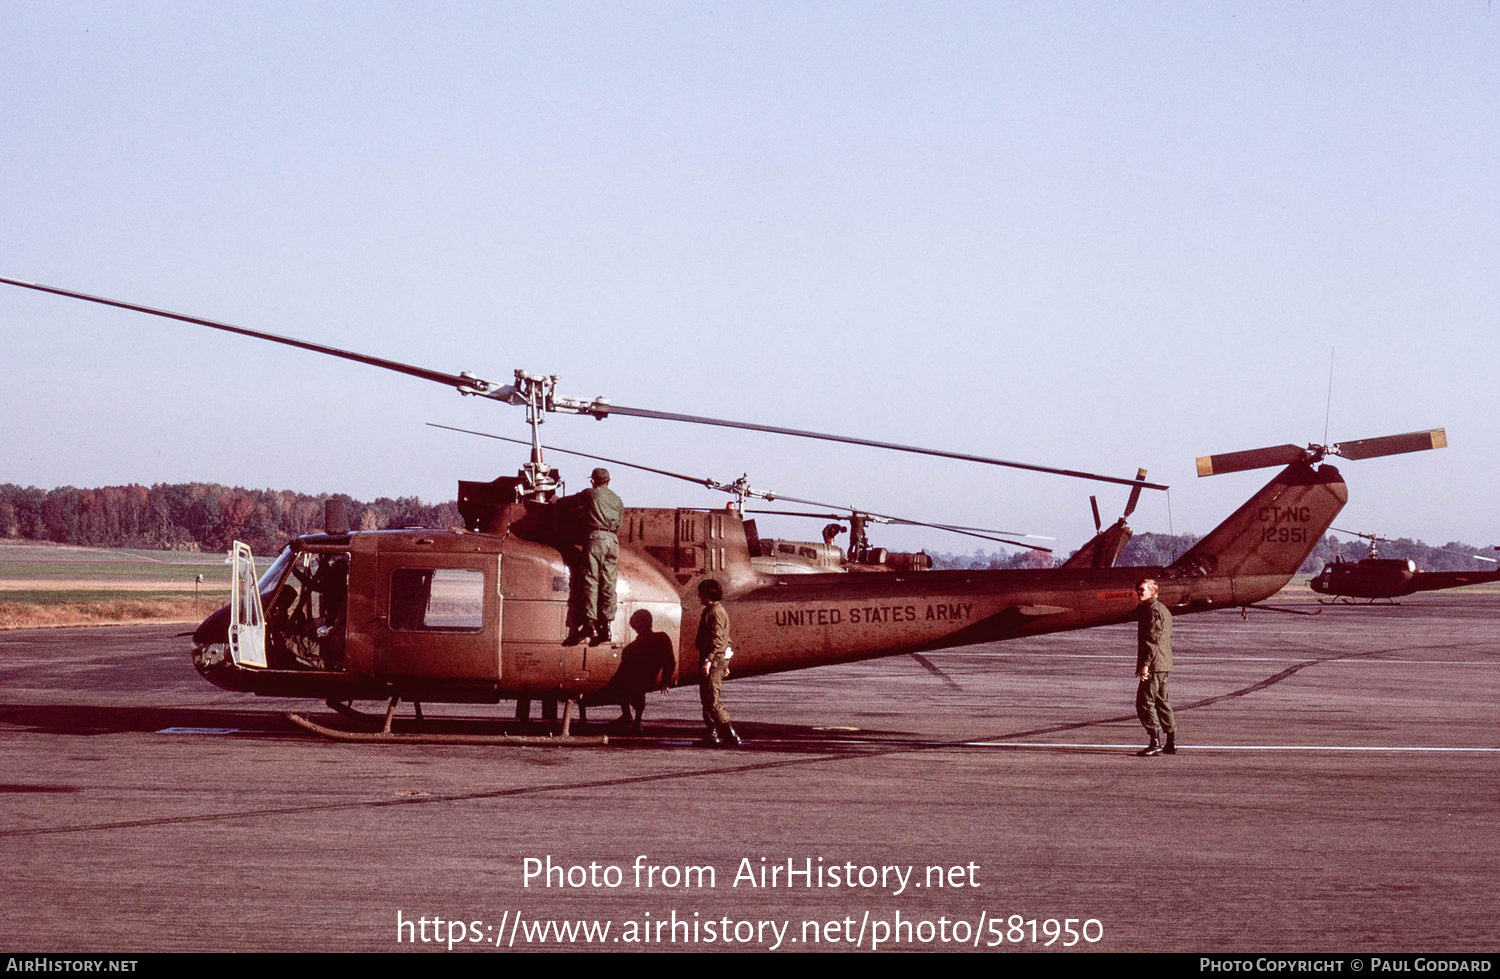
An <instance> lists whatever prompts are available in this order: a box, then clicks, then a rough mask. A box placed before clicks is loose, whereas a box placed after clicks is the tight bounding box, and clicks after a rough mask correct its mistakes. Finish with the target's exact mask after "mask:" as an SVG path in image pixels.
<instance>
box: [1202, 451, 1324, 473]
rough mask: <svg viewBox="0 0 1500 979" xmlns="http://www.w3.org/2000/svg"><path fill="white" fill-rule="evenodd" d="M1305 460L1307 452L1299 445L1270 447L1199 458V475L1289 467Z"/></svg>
mask: <svg viewBox="0 0 1500 979" xmlns="http://www.w3.org/2000/svg"><path fill="white" fill-rule="evenodd" d="M1305 458H1307V450H1306V449H1304V448H1302V447H1301V446H1297V445H1270V446H1267V447H1266V448H1264V449H1245V450H1244V451H1243V452H1224V453H1221V454H1219V455H1213V456H1199V457H1198V475H1199V476H1218V475H1220V474H1222V473H1237V472H1243V471H1244V470H1246V469H1260V468H1262V467H1264V466H1289V465H1291V464H1292V463H1294V462H1298V461H1300V460H1302V459H1305Z"/></svg>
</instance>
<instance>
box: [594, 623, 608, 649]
mask: <svg viewBox="0 0 1500 979" xmlns="http://www.w3.org/2000/svg"><path fill="white" fill-rule="evenodd" d="M607 642H609V623H608V622H600V623H598V624H597V625H595V626H594V637H593V638H592V639H590V640H589V645H590V646H599V645H602V644H603V643H607Z"/></svg>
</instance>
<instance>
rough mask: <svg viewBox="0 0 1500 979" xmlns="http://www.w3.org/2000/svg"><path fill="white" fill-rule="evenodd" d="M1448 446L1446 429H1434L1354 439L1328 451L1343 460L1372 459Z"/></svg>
mask: <svg viewBox="0 0 1500 979" xmlns="http://www.w3.org/2000/svg"><path fill="white" fill-rule="evenodd" d="M1447 446H1448V432H1447V430H1446V429H1442V428H1434V429H1431V430H1429V431H1426V432H1407V433H1406V434H1404V435H1384V436H1381V437H1380V438H1373V439H1355V440H1354V441H1353V442H1340V443H1339V444H1338V445H1335V446H1333V447H1331V448H1330V449H1329V451H1330V452H1332V453H1334V454H1335V455H1341V456H1343V457H1344V458H1345V459H1374V458H1376V457H1377V456H1393V455H1400V454H1401V453H1403V452H1422V451H1425V450H1427V449H1442V448H1446V447H1447Z"/></svg>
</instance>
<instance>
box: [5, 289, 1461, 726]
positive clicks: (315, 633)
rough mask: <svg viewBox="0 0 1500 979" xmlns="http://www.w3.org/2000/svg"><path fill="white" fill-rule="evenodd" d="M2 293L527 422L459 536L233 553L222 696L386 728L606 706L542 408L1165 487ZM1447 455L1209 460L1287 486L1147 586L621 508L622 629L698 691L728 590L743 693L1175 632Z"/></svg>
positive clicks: (217, 635)
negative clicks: (1109, 627) (846, 545)
mask: <svg viewBox="0 0 1500 979" xmlns="http://www.w3.org/2000/svg"><path fill="white" fill-rule="evenodd" d="M0 282H5V283H7V284H10V285H15V286H18V287H21V288H27V289H33V290H37V291H42V292H49V293H53V294H56V295H61V296H66V297H70V298H76V299H81V300H85V301H88V302H95V303H102V304H105V305H110V306H116V307H120V308H124V309H129V310H134V311H137V312H142V313H147V314H150V315H153V316H159V317H166V318H170V319H175V320H179V321H182V322H188V323H192V324H196V325H200V326H205V327H209V328H212V329H216V330H222V331H227V332H232V333H238V334H241V335H245V336H250V337H254V338H258V339H262V340H267V341H271V342H275V343H280V344H285V345H289V346H293V347H297V348H300V349H304V350H309V351H312V352H316V353H322V354H325V355H328V356H334V357H339V358H343V359H347V360H353V361H357V362H360V363H365V364H369V365H372V366H378V367H382V368H384V369H387V370H391V371H395V372H398V373H402V374H406V375H408V376H413V377H418V378H421V379H424V380H428V381H435V382H438V383H441V384H444V385H447V386H451V387H453V388H455V389H457V390H458V391H459V392H460V393H462V394H466V395H472V396H478V397H484V398H489V399H492V400H497V401H503V402H505V403H507V404H512V405H518V406H522V407H525V409H526V413H527V421H528V422H529V424H530V426H531V434H532V438H531V453H530V458H529V460H528V462H526V464H525V465H523V466H522V467H521V469H520V471H519V472H518V473H517V475H516V476H514V477H501V478H499V479H495V480H493V481H491V482H488V483H480V482H464V483H460V488H459V508H460V512H461V513H463V515H464V520H465V528H464V529H462V530H431V529H410V530H398V531H357V532H351V531H350V530H349V529H348V528H347V527H342V526H339V525H337V524H336V523H334V524H331V525H330V526H329V527H327V528H326V529H327V532H326V533H324V534H315V535H308V536H304V537H301V538H298V539H297V540H294V541H293V542H291V544H289V545H288V546H287V547H286V548H285V549H284V550H283V551H282V552H281V554H280V555H279V556H278V557H277V558H276V560H275V561H274V562H273V563H272V564H271V566H270V567H269V568H268V569H267V570H266V572H265V573H264V574H263V575H261V576H259V578H258V580H257V579H256V578H255V576H254V574H253V561H252V559H251V557H250V555H249V553H248V549H244V548H242V547H237V548H236V553H235V555H234V556H233V560H234V566H235V568H234V570H235V574H234V591H233V600H232V601H231V603H230V605H229V606H228V607H227V608H225V609H222V610H220V611H219V612H217V613H215V614H214V615H212V616H210V617H209V618H208V619H207V620H205V622H204V623H203V624H202V625H200V626H199V628H198V629H197V630H196V631H195V633H194V635H193V661H194V665H195V666H196V668H197V669H198V670H199V672H200V673H201V674H202V675H203V676H204V677H206V678H207V679H209V680H210V681H211V682H213V683H215V684H217V685H219V686H221V687H224V688H226V689H231V690H240V691H247V692H253V693H257V694H262V695H269V696H286V697H303V698H306V697H323V698H326V699H327V700H329V701H330V702H331V703H339V704H349V703H352V702H353V701H354V700H357V699H375V698H380V699H388V700H389V708H388V710H387V714H386V730H387V731H389V729H390V721H391V716H392V712H393V711H394V708H395V706H396V703H397V702H398V701H399V700H400V699H403V698H404V699H407V700H409V701H418V702H420V701H422V700H427V701H442V702H453V703H494V702H497V701H499V700H502V699H508V698H518V699H522V698H529V697H555V698H559V699H564V700H567V701H568V702H570V703H571V702H572V701H574V700H576V699H578V698H580V697H582V696H584V695H586V694H588V693H591V692H594V691H597V690H599V689H600V688H602V687H603V686H604V685H605V684H606V683H607V682H608V681H609V679H610V678H611V677H612V676H613V674H614V672H615V669H616V668H617V667H618V665H619V663H620V660H621V655H622V652H623V651H622V649H621V643H620V642H619V641H615V642H612V643H610V644H608V645H603V646H598V647H590V646H575V647H567V646H563V645H561V641H562V638H563V637H564V636H565V635H566V634H567V629H568V625H569V623H568V621H567V619H568V612H569V608H568V600H567V599H568V589H569V568H568V562H567V561H566V560H565V558H564V549H565V548H566V547H567V546H568V544H569V533H568V528H567V527H566V525H565V522H564V520H563V514H562V508H559V507H556V506H554V505H553V502H552V501H553V500H554V498H555V496H556V493H557V491H558V488H559V486H560V480H559V477H558V474H557V473H556V472H555V471H554V470H553V469H552V468H551V467H550V466H549V465H548V464H547V463H546V462H545V460H544V458H543V446H542V444H541V441H540V437H539V430H538V429H539V426H540V424H541V422H542V420H543V418H544V416H545V414H546V413H547V412H553V411H561V412H569V413H575V414H589V415H592V416H594V417H596V418H600V419H603V418H606V417H611V416H614V415H626V416H634V417H646V418H657V419H663V420H672V421H679V422H688V423H693V424H702V425H715V426H725V427H732V428H742V429H748V430H754V431H763V432H770V433H777V434H783V435H794V436H799V437H803V438H811V439H822V440H829V441H840V442H848V443H852V444H856V445H864V446H871V447H877V448H884V449H888V450H894V451H903V452H913V453H919V454H925V455H933V456H944V457H948V458H955V459H964V460H967V461H971V462H977V463H983V464H987V465H998V466H1008V467H1014V468H1021V469H1026V470H1031V471H1038V472H1047V473H1054V474H1059V475H1068V476H1074V477H1079V478H1085V479H1091V480H1099V481H1104V482H1110V483H1116V484H1120V485H1127V486H1131V487H1132V495H1133V496H1134V495H1135V494H1137V493H1138V492H1139V490H1140V489H1143V488H1150V489H1164V488H1165V487H1163V486H1161V485H1159V484H1153V483H1148V482H1145V481H1144V478H1143V476H1141V475H1138V476H1137V477H1136V478H1134V479H1126V478H1119V477H1111V476H1104V475H1100V474H1094V473H1086V472H1081V471H1077V470H1067V469H1058V468H1053V467H1046V466H1038V465H1032V464H1028V463H1019V462H1012V461H1007V460H1000V459H993V458H988V457H981V456H976V455H972V454H967V453H960V452H953V451H948V450H938V449H929V448H923V447H918V446H910V445H900V444H894V443H886V442H878V441H874V440H870V439H862V438H856V437H851V436H840V435H831V434H826V433H818V432H810V431H802V430H795V429H789V428H784V427H778V426H766V425H759V424H754V423H746V422H736V421H729V420H724V419H714V418H707V417H702V416H695V415H683V414H675V413H668V412H661V411H655V410H651V409H641V408H626V407H622V406H617V405H612V404H610V403H609V402H608V401H606V400H604V399H602V398H596V399H593V400H591V401H580V400H574V399H569V398H564V397H562V396H560V395H559V394H558V393H557V391H556V387H557V382H558V378H557V377H556V376H545V375H535V374H530V373H527V372H525V371H521V370H517V371H515V373H514V383H513V384H506V385H501V384H497V383H495V382H492V381H488V380H485V379H483V378H480V377H477V376H475V375H473V374H469V373H460V374H450V373H446V372H441V371H433V370H429V369H426V368H421V367H416V366H413V365H410V364H404V363H400V362H396V361H390V360H385V359H382V358H377V357H370V356H367V355H363V354H358V353H353V352H350V351H346V350H340V349H337V348H332V347H327V346H323V345H320V344H314V343H309V342H307V341H302V340H297V339H293V338H289V337H282V336H277V335H275V334H269V333H263V332H260V331H255V330H248V329H245V328H242V327H235V326H230V325H228V324H224V323H219V322H216V321H211V320H205V319H201V318H197V317H191V316H186V315H183V314H179V313H172V312H168V311H165V310H159V309H153V308H150V307H144V306H139V305H136V304H132V303H125V302H121V301H117V300H110V299H103V298H100V297H95V296H89V295H85V294H82V293H77V292H72V291H69V290H63V289H58V288H54V287H50V286H40V285H36V284H33V283H28V282H22V281H19V280H14V279H0ZM1442 444H1445V443H1444V441H1443V436H1442V432H1441V430H1436V431H1432V432H1420V433H1409V434H1407V435H1402V436H1390V437H1386V438H1379V439H1366V440H1362V441H1360V442H1351V443H1344V444H1343V445H1342V446H1339V445H1334V446H1309V447H1308V448H1307V449H1299V448H1297V447H1295V446H1284V447H1276V448H1273V449H1263V450H1253V451H1251V452H1246V453H1232V454H1229V455H1224V456H1212V457H1207V458H1206V459H1204V460H1200V462H1199V471H1200V473H1201V474H1207V473H1208V472H1224V471H1235V470H1238V469H1249V468H1255V467H1258V466H1266V465H1280V466H1283V467H1284V468H1283V469H1282V470H1281V471H1280V472H1279V473H1278V474H1277V475H1276V476H1274V477H1273V478H1272V479H1271V481H1270V482H1269V483H1267V484H1266V485H1265V486H1264V487H1263V488H1262V489H1261V490H1260V491H1258V492H1257V493H1256V494H1255V495H1254V496H1253V497H1251V499H1250V500H1249V501H1248V502H1246V503H1245V504H1244V505H1242V506H1241V507H1240V508H1239V509H1237V510H1236V511H1235V512H1234V513H1233V514H1231V515H1230V517H1229V518H1227V519H1226V520H1225V521H1223V523H1221V524H1220V525H1219V526H1218V527H1217V528H1216V529H1214V530H1213V531H1211V532H1210V533H1209V534H1208V535H1207V536H1205V537H1203V538H1202V539H1201V540H1200V541H1199V542H1198V543H1197V544H1196V545H1195V546H1194V547H1193V548H1191V549H1190V550H1189V551H1188V552H1187V553H1186V554H1185V555H1183V556H1182V557H1181V558H1180V559H1178V560H1177V561H1176V562H1174V563H1173V564H1172V565H1170V566H1167V567H1155V568H1149V569H1138V568H1113V567H1102V566H1089V567H1082V566H1073V567H1064V568H1059V569H1048V570H999V571H961V572H939V571H926V572H914V573H902V572H895V573H892V574H885V575H863V576H851V575H848V574H800V575H778V574H765V573H761V572H758V571H757V570H756V569H755V567H754V564H753V563H752V555H751V553H750V547H749V537H748V535H747V533H746V529H745V525H744V521H743V518H742V516H741V514H740V513H739V511H738V510H737V509H736V508H735V507H733V506H731V507H727V508H725V509H724V510H720V511H708V512H704V511H701V510H696V509H681V508H678V509H665V508H629V509H627V511H626V515H625V522H624V525H623V526H622V527H621V531H620V544H621V550H620V571H619V584H618V596H619V614H618V619H617V621H616V622H615V623H614V629H613V630H612V631H613V634H614V635H615V636H617V637H623V636H625V635H627V634H628V631H627V623H628V624H629V626H630V628H632V629H634V630H635V631H636V634H637V639H636V640H635V641H637V642H643V643H651V644H658V645H659V644H660V643H661V642H663V641H666V642H669V643H671V645H672V646H673V648H674V649H675V656H676V662H677V676H676V682H679V683H688V682H692V681H693V680H695V679H696V674H697V669H698V664H697V657H696V654H695V652H694V651H693V643H692V633H693V626H694V623H695V621H696V616H697V613H698V612H699V611H700V609H699V606H698V602H697V598H696V584H697V583H698V582H699V581H701V580H702V579H704V578H706V577H710V576H711V577H714V578H717V579H719V580H720V581H721V582H722V583H723V585H724V587H725V592H726V605H727V606H728V607H729V609H730V611H731V615H732V616H733V618H734V622H735V630H736V632H735V634H736V657H735V662H734V668H735V675H737V676H740V677H745V676H756V675H761V674H767V673H774V672H781V671H786V670H794V669H802V668H806V667H812V666H819V665H826V664H832V663H841V662H849V661H854V660H860V659H868V658H873V657H879V656H889V655H896V654H901V653H909V652H916V651H922V650H930V649H938V648H944V647H949V646H958V645H967V644H971V643H976V642H986V641H995V640H1002V639H1009V638H1015V637H1018V636H1025V635H1038V634H1042V633H1048V632H1057V631H1064V630H1070V629H1082V628H1088V627H1091V626H1096V625H1105V624H1110V623H1115V622H1120V621H1124V620H1127V619H1128V618H1129V617H1130V616H1131V615H1132V614H1133V613H1134V610H1135V605H1136V602H1135V598H1134V595H1133V592H1132V588H1131V586H1132V584H1133V583H1134V581H1135V580H1136V579H1137V578H1138V577H1140V576H1143V575H1149V576H1151V577H1155V578H1157V579H1159V581H1160V586H1161V597H1162V600H1163V601H1165V602H1166V603H1167V604H1168V605H1170V606H1172V607H1173V609H1174V611H1175V612H1176V613H1178V614H1185V613H1191V612H1198V611H1207V610H1210V609H1215V608H1223V607H1233V606H1249V605H1252V604H1254V603H1256V602H1259V601H1261V600H1263V599H1265V598H1267V597H1269V596H1270V595H1272V594H1274V593H1275V592H1276V591H1278V590H1279V589H1280V588H1281V587H1282V586H1283V585H1284V584H1285V583H1286V582H1287V581H1288V580H1289V579H1290V577H1291V575H1292V574H1293V573H1294V572H1295V570H1296V569H1297V567H1298V566H1299V565H1300V564H1301V562H1302V561H1303V559H1304V558H1305V557H1306V556H1307V554H1308V553H1309V552H1310V550H1311V548H1312V547H1313V545H1314V544H1315V543H1316V541H1317V540H1318V539H1319V538H1320V537H1321V535H1322V533H1323V531H1324V530H1326V529H1327V527H1328V526H1329V525H1330V524H1331V523H1332V521H1333V519H1334V517H1335V515H1336V514H1337V513H1338V512H1339V510H1340V509H1341V508H1342V507H1343V505H1344V503H1345V501H1346V500H1347V490H1346V488H1345V485H1344V482H1343V479H1342V477H1341V475H1340V474H1339V472H1338V470H1337V469H1335V468H1334V467H1332V466H1330V465H1326V464H1324V459H1325V457H1326V456H1327V455H1339V454H1342V455H1344V456H1346V457H1348V458H1368V457H1371V456H1377V455H1390V454H1395V453H1401V452H1411V451H1417V450H1419V449H1427V448H1436V447H1439V446H1441V445H1442ZM1205 463H1206V464H1207V469H1206V470H1205ZM1132 505H1133V501H1132ZM1129 509H1130V507H1129V506H1128V507H1127V513H1128V512H1129ZM1122 520H1123V518H1122ZM1100 532H1101V534H1102V533H1104V531H1102V530H1101V531H1100ZM1100 553H1101V554H1102V553H1104V549H1103V548H1101V549H1100ZM1109 559H1110V561H1111V562H1112V560H1113V555H1109ZM1100 563H1103V562H1102V561H1101V562H1100ZM627 649H628V647H627ZM566 731H567V714H566V713H565V715H564V733H566Z"/></svg>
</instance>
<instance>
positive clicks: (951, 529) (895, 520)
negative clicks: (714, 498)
mask: <svg viewBox="0 0 1500 979" xmlns="http://www.w3.org/2000/svg"><path fill="white" fill-rule="evenodd" d="M776 499H778V500H790V501H791V502H793V503H806V504H808V505H810V506H831V507H833V508H834V509H837V510H848V511H850V512H852V513H862V514H864V515H865V516H867V517H874V518H875V519H876V520H877V521H879V522H880V523H888V524H902V525H904V526H908V527H929V528H931V529H933V530H946V531H947V532H948V533H950V534H962V535H963V536H965V537H978V538H979V539H980V540H992V541H995V542H996V543H999V544H1009V545H1010V546H1011V547H1024V548H1026V550H1028V551H1041V552H1042V553H1043V554H1051V553H1052V548H1050V547H1039V546H1037V545H1036V544H1027V543H1024V542H1022V541H1018V540H1010V539H1008V538H1005V537H995V536H992V535H990V534H986V533H981V532H979V531H977V530H971V529H966V528H963V527H955V526H954V525H952V524H943V523H926V522H925V521H922V520H908V519H907V518H905V517H893V516H891V515H890V514H887V513H874V512H872V511H870V510H856V509H854V508H853V507H841V506H838V505H837V504H833V503H817V502H815V501H812V500H799V499H797V498H796V497H792V496H779V495H778V496H777V497H776ZM755 512H756V513H767V514H777V515H779V516H783V517H801V516H806V517H823V516H825V515H824V514H821V513H806V514H804V513H796V512H793V511H787V510H756V511H755ZM826 516H827V517H828V518H829V519H833V520H848V519H849V518H848V517H841V516H839V515H837V514H827V515H826ZM1026 536H1031V535H1029V534H1028V535H1026Z"/></svg>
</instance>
